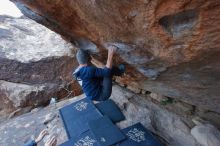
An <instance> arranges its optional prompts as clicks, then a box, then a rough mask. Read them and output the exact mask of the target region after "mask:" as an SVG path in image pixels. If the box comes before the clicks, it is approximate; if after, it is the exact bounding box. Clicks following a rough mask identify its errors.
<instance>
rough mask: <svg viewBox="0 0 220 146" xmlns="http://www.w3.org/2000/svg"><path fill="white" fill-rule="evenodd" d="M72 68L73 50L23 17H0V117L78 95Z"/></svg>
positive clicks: (59, 38) (40, 26)
mask: <svg viewBox="0 0 220 146" xmlns="http://www.w3.org/2000/svg"><path fill="white" fill-rule="evenodd" d="M76 66H77V64H76V61H75V56H74V47H73V46H72V45H71V44H70V43H67V42H66V41H65V40H63V39H62V38H61V36H60V35H58V34H56V33H54V32H52V31H50V30H49V29H47V28H46V27H44V26H42V25H40V24H38V23H36V22H35V21H33V20H31V19H29V18H26V17H24V16H22V17H20V18H13V17H10V16H0V100H1V103H0V116H6V115H8V114H9V113H11V112H13V111H17V110H19V112H18V111H17V114H18V113H20V114H21V113H23V112H27V111H28V110H30V109H32V108H34V107H37V106H42V105H46V104H48V103H49V100H50V98H51V97H57V98H64V97H66V96H68V95H69V96H70V94H71V96H73V95H79V94H81V90H80V87H79V85H78V83H77V82H74V81H73V80H72V76H71V73H72V70H73V68H74V67H76ZM24 109H25V110H24ZM14 114H15V113H14Z"/></svg>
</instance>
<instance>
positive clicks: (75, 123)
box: [59, 99, 102, 139]
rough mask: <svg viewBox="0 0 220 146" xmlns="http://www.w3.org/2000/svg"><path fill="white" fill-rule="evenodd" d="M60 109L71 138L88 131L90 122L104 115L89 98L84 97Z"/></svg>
mask: <svg viewBox="0 0 220 146" xmlns="http://www.w3.org/2000/svg"><path fill="white" fill-rule="evenodd" d="M59 111H60V115H61V118H62V121H63V124H64V128H65V130H66V133H67V136H68V138H69V139H70V138H74V137H78V136H79V135H80V134H82V133H84V132H86V131H88V130H89V126H88V122H89V121H91V120H95V119H98V118H100V117H102V115H101V113H100V112H99V111H98V110H97V109H96V108H95V106H94V105H93V103H92V102H91V101H90V100H89V99H82V100H80V101H77V102H75V103H72V104H70V105H67V106H65V107H63V108H61V109H60V110H59Z"/></svg>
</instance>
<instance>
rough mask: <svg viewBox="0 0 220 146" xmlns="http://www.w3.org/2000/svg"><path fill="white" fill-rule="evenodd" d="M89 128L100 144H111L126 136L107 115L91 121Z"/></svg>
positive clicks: (103, 145) (107, 145) (108, 145)
mask: <svg viewBox="0 0 220 146" xmlns="http://www.w3.org/2000/svg"><path fill="white" fill-rule="evenodd" d="M89 128H90V130H91V133H92V134H93V135H94V137H95V139H96V140H97V142H98V143H99V145H100V146H111V145H113V144H116V143H118V142H120V141H122V140H124V139H125V138H126V137H125V135H124V134H123V133H122V132H121V131H120V130H119V128H118V127H116V126H115V125H114V124H113V123H112V121H111V120H110V119H109V118H108V117H107V116H103V117H102V118H99V119H97V120H94V121H90V122H89Z"/></svg>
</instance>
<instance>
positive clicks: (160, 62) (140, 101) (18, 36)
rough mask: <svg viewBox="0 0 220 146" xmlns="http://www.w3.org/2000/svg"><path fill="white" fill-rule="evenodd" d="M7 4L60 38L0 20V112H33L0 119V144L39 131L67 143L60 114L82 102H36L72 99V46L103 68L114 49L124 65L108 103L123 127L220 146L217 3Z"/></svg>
mask: <svg viewBox="0 0 220 146" xmlns="http://www.w3.org/2000/svg"><path fill="white" fill-rule="evenodd" d="M11 1H12V2H14V3H15V4H16V6H17V7H18V8H19V9H20V10H21V11H22V13H23V14H24V15H25V16H27V17H29V18H31V19H33V20H35V21H36V22H38V23H40V24H43V25H44V26H46V27H47V28H49V29H51V30H52V31H54V32H57V33H58V34H60V35H61V36H62V37H61V36H59V35H57V34H55V33H54V32H52V31H49V30H48V29H46V28H45V27H43V26H40V25H39V24H37V23H36V22H34V21H32V20H28V19H27V18H25V17H24V16H23V17H21V18H18V19H14V18H11V17H8V16H1V17H0V100H1V101H3V102H0V116H3V117H5V116H7V117H9V118H12V117H14V116H15V115H18V114H22V113H25V112H28V111H31V109H33V108H35V107H36V109H34V110H32V111H31V112H30V113H27V114H24V115H21V116H19V117H15V118H12V119H8V120H5V118H4V120H2V119H3V118H0V122H1V120H2V121H4V122H2V123H1V124H0V131H1V132H0V145H3V146H5V145H6V146H7V145H21V144H22V143H24V142H25V141H27V140H28V139H30V138H31V137H34V136H36V135H37V134H38V133H39V131H40V130H41V129H43V128H48V129H49V131H50V133H51V135H58V144H59V143H62V142H64V141H66V135H65V132H64V129H63V126H62V124H61V121H60V118H59V114H58V109H59V108H61V107H63V106H64V105H66V104H68V103H70V102H73V101H75V100H78V99H80V98H82V96H80V97H75V98H73V99H67V100H64V101H62V102H59V103H57V104H53V105H50V106H47V107H45V108H42V107H39V106H42V105H46V104H48V102H49V100H50V98H51V97H58V98H59V99H61V98H63V97H70V96H71V97H74V96H75V95H79V94H80V93H81V91H80V89H79V86H78V84H77V83H76V82H74V81H73V80H72V79H71V70H72V68H73V67H75V66H76V62H75V57H74V54H75V51H76V49H78V48H81V49H85V50H89V51H90V52H91V53H92V57H93V60H92V62H93V64H95V65H96V66H102V65H103V64H104V63H105V61H106V56H107V50H106V46H107V45H109V44H114V45H116V46H117V47H118V48H119V49H118V51H117V53H116V56H115V58H114V64H116V65H117V64H120V63H124V64H126V73H125V75H124V76H123V77H118V78H116V79H115V82H117V84H118V85H120V86H118V85H115V86H114V89H113V95H112V97H111V98H112V99H113V100H114V101H115V102H116V103H117V104H118V105H119V107H120V108H121V110H122V111H123V112H124V114H125V116H126V121H123V122H121V123H119V124H118V125H119V126H120V127H121V128H123V127H126V126H129V125H131V124H134V123H136V122H141V123H142V124H144V126H146V127H147V128H148V129H150V130H151V131H152V132H153V133H154V134H155V135H156V136H157V137H158V138H160V139H161V141H162V142H163V143H165V144H166V145H168V146H219V145H220V142H219V139H220V137H219V135H220V134H219V128H220V96H219V95H220V90H219V89H220V59H219V58H220V41H219V40H220V15H219V14H220V1H219V0H211V1H205V0H197V1H193V0H184V1H178V0H153V1H152V0H136V1H131V0H120V1H118V0H111V1H107V0H106V1H104V0H90V1H88V0H74V1H60V0H53V1H51V0H47V1H45V0H32V1H27V0H11ZM63 39H65V41H64V40H63ZM9 113H10V114H9ZM137 113H138V114H137ZM202 119H203V120H202ZM24 123H25V124H24ZM14 131H16V132H14ZM9 135H10V136H9ZM46 139H48V137H46V138H45V139H44V142H45V141H46ZM40 145H43V143H41V144H40Z"/></svg>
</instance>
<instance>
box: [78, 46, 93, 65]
mask: <svg viewBox="0 0 220 146" xmlns="http://www.w3.org/2000/svg"><path fill="white" fill-rule="evenodd" d="M76 59H77V61H78V63H79V64H87V63H89V61H90V60H91V57H90V53H89V51H88V50H82V49H79V50H78V51H77V53H76Z"/></svg>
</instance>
